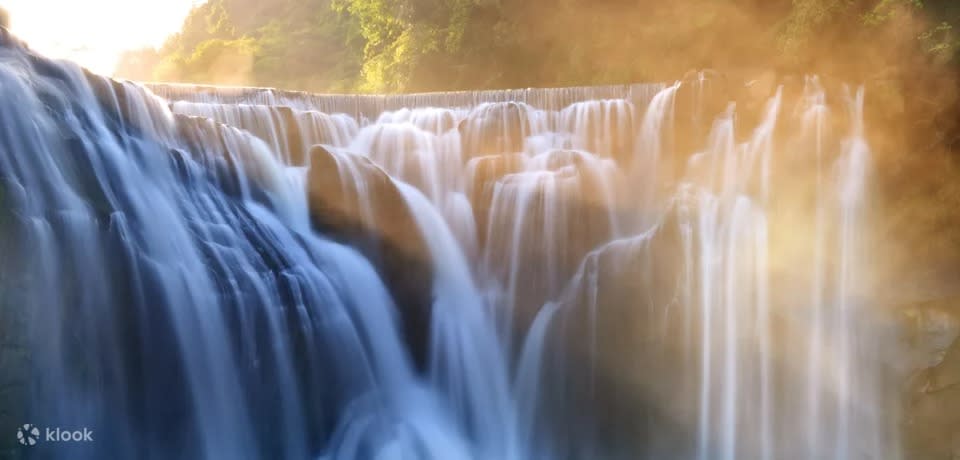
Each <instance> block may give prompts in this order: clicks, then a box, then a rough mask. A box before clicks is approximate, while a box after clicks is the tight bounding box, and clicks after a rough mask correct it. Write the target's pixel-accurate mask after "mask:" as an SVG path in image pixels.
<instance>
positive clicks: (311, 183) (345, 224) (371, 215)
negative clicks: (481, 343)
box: [307, 145, 434, 367]
mask: <svg viewBox="0 0 960 460" xmlns="http://www.w3.org/2000/svg"><path fill="white" fill-rule="evenodd" d="M310 160H311V161H310V171H309V173H308V176H307V198H308V200H309V206H310V219H311V222H312V223H313V226H314V228H315V229H316V230H317V231H318V232H320V233H322V234H325V235H329V236H330V237H332V238H333V239H335V240H337V241H341V242H343V243H345V244H348V245H350V246H351V247H354V248H357V250H359V251H360V252H361V253H362V254H363V255H364V256H366V257H367V258H368V259H369V260H370V261H371V262H372V263H373V264H374V266H375V267H377V271H378V272H379V273H380V276H381V277H382V278H383V280H384V283H386V285H387V287H388V288H389V289H390V292H391V293H392V294H393V299H394V301H395V302H396V303H397V306H398V307H399V308H400V310H401V312H402V314H401V318H402V321H403V324H404V334H405V336H406V338H407V342H408V343H410V344H411V348H412V350H413V354H414V356H415V358H416V359H417V361H418V362H419V363H420V365H421V367H423V366H424V365H425V360H426V355H427V347H428V341H429V338H430V309H431V305H432V303H433V292H432V286H433V270H434V267H433V266H432V265H431V261H430V260H431V259H430V255H429V252H428V250H427V246H426V243H425V242H424V240H423V236H422V234H421V233H420V230H419V228H418V227H417V223H416V221H415V220H414V217H413V215H412V213H411V211H410V208H409V207H408V205H407V203H406V201H405V199H404V198H403V196H402V195H401V194H400V191H399V190H398V189H397V187H396V185H395V184H394V183H393V179H391V178H390V176H388V175H387V174H386V173H384V172H383V170H382V169H380V168H379V167H377V166H376V165H374V164H373V163H372V162H371V161H370V160H368V159H366V158H364V157H361V156H359V155H353V154H338V153H334V152H331V151H330V150H328V149H327V148H326V147H323V146H319V145H318V146H314V147H313V148H312V149H311V150H310Z"/></svg>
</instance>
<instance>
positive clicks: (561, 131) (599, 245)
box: [0, 40, 900, 460]
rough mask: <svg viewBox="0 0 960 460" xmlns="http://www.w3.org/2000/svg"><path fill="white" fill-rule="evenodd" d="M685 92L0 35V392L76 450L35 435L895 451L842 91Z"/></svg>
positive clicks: (668, 451)
mask: <svg viewBox="0 0 960 460" xmlns="http://www.w3.org/2000/svg"><path fill="white" fill-rule="evenodd" d="M707 80H708V76H707V75H705V74H700V75H698V76H697V77H696V78H694V79H693V80H683V81H678V82H675V83H670V84H650V85H624V86H610V87H595V88H589V87H587V88H556V89H525V90H513V91H480V92H456V93H429V94H412V95H395V96H386V95H385V96H376V95H365V96H359V95H315V94H305V93H296V92H283V91H276V90H270V89H262V88H216V87H200V86H190V85H150V86H143V85H139V84H135V83H131V82H117V81H112V80H109V79H106V78H103V77H99V76H96V75H93V74H90V73H89V72H86V71H84V70H82V69H80V68H79V67H77V66H75V65H73V64H71V63H67V62H55V61H50V60H47V59H45V58H43V57H40V56H38V55H36V54H35V53H33V52H32V51H30V50H28V49H26V48H25V47H23V46H22V45H19V44H18V43H16V42H15V41H12V40H11V41H8V42H6V43H3V44H2V46H0V249H2V250H3V251H4V260H3V263H0V307H2V308H3V312H4V313H3V314H2V316H0V322H3V323H10V324H20V323H17V321H20V322H22V324H23V331H24V333H23V338H21V339H16V340H19V341H20V342H21V343H19V345H18V346H21V347H22V348H23V349H25V350H28V364H27V365H23V366H20V367H14V368H11V366H10V365H8V364H3V363H2V362H0V372H4V373H16V374H17V375H18V376H19V378H20V381H22V382H23V384H22V385H20V386H16V387H14V388H13V390H11V391H15V392H16V394H17V395H18V397H22V398H23V400H24V401H27V403H26V408H25V409H24V410H23V413H22V416H23V417H26V418H27V419H29V421H30V423H33V424H34V425H38V426H64V427H72V428H73V429H76V428H79V427H85V428H89V429H91V430H93V432H94V433H96V434H95V441H94V442H91V443H86V444H77V445H67V444H56V443H43V442H41V443H39V444H37V445H36V446H31V447H29V448H31V449H36V450H38V452H40V455H41V456H42V457H51V458H60V457H64V458H80V459H83V458H89V459H99V458H132V457H137V456H143V455H144V453H147V452H149V456H150V457H156V458H202V459H220V458H230V459H244V458H288V459H300V458H314V459H329V460H335V459H347V460H349V459H406V458H429V459H444V460H446V459H504V460H507V459H518V460H519V459H544V460H546V459H596V458H603V459H621V458H622V459H628V458H629V459H636V458H648V459H663V458H684V459H724V460H733V459H743V458H756V459H810V458H824V459H826V458H833V459H847V458H888V459H897V458H899V457H900V454H899V452H900V446H899V436H898V434H897V433H898V432H897V430H898V423H899V421H898V417H897V395H896V384H895V382H893V381H892V380H891V378H890V373H889V372H888V368H889V367H890V363H888V362H887V361H886V360H887V359H888V358H889V356H886V355H885V354H884V352H883V350H888V349H889V348H890V344H891V343H894V341H895V339H894V338H893V337H892V336H891V335H890V331H888V330H886V329H885V328H884V327H883V324H884V323H883V321H882V318H881V315H880V314H879V313H878V312H876V311H875V309H874V308H872V306H873V304H874V303H875V301H876V299H875V296H873V295H872V293H870V292H868V291H867V290H866V286H867V283H866V281H867V280H868V279H869V276H870V272H869V257H868V256H869V248H868V247H866V244H865V243H864V241H865V240H866V239H867V238H866V236H865V235H866V234H867V233H868V232H869V230H870V228H871V226H870V219H871V218H872V215H871V214H872V213H871V203H870V198H871V193H870V187H871V185H870V183H871V180H870V178H871V170H870V168H871V148H870V145H869V143H868V140H867V128H868V127H867V126H865V123H864V99H865V94H864V91H863V89H862V88H852V87H848V88H845V89H843V90H842V91H828V90H827V89H825V87H824V85H823V83H822V81H821V80H820V79H819V78H817V77H808V78H807V80H806V81H805V83H804V85H803V86H802V87H800V88H797V87H786V86H782V87H779V88H776V89H774V90H773V91H772V93H771V94H768V95H767V97H768V98H769V99H768V100H767V101H766V103H765V104H757V106H759V107H761V109H760V110H758V111H757V113H747V111H744V110H742V109H739V108H738V104H737V103H736V101H733V100H732V99H733V96H731V95H730V94H726V93H723V92H721V91H719V90H718V89H717V86H716V85H711V84H709V82H708V81H707ZM711 98H712V99H713V100H712V101H711ZM690 107H693V108H694V109H693V110H689V109H690ZM717 107H719V109H716V108H717ZM749 120H756V122H755V124H754V125H752V126H751V125H748V123H750V121H749ZM711 121H712V124H711ZM9 340H14V339H13V338H11V339H9ZM2 343H3V341H2V340H0V344H2ZM4 366H6V367H4ZM0 409H2V408H0ZM16 423H22V421H20V420H17V421H16ZM26 448H27V447H25V449H26Z"/></svg>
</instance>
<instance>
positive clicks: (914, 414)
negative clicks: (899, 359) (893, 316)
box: [903, 298, 960, 460]
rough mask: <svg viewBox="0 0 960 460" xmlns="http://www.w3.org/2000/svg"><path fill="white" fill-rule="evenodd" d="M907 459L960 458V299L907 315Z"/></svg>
mask: <svg viewBox="0 0 960 460" xmlns="http://www.w3.org/2000/svg"><path fill="white" fill-rule="evenodd" d="M903 317H904V319H905V325H906V334H905V335H906V341H907V343H906V345H907V347H908V349H909V350H910V354H909V355H908V357H907V359H905V360H904V367H905V368H904V369H903V371H904V372H905V373H906V375H907V376H908V377H907V381H906V384H905V386H904V389H905V395H904V405H903V407H904V413H903V434H904V452H905V456H904V457H905V458H908V459H923V460H927V459H929V460H953V459H957V458H960V340H957V337H958V335H960V299H958V298H954V299H948V300H941V301H936V302H927V303H923V304H919V305H915V306H912V307H909V308H907V309H905V310H904V312H903Z"/></svg>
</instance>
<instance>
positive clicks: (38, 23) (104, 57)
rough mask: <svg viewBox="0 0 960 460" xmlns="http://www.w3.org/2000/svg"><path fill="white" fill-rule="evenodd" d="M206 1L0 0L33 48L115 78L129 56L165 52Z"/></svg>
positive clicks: (13, 25)
mask: <svg viewBox="0 0 960 460" xmlns="http://www.w3.org/2000/svg"><path fill="white" fill-rule="evenodd" d="M205 1H206V0H0V6H2V7H3V8H4V9H6V10H7V11H8V12H9V13H10V23H11V24H10V26H11V27H10V28H11V29H12V31H13V33H14V34H16V35H17V36H18V37H20V38H21V39H23V40H24V41H26V42H27V43H28V44H29V45H30V47H31V48H33V49H35V50H37V51H40V52H41V53H44V54H46V55H47V56H50V57H56V58H65V59H70V60H72V61H75V62H77V63H79V64H80V65H83V66H85V67H87V68H89V69H90V70H92V71H94V72H97V73H101V74H106V75H110V74H112V73H113V71H114V68H115V67H116V63H117V60H118V59H119V57H120V53H122V52H123V51H124V50H129V49H138V48H143V47H145V46H155V47H156V46H160V45H161V44H163V41H164V40H165V39H166V38H167V36H169V35H170V34H172V33H174V32H176V31H177V30H179V29H180V25H181V24H183V19H184V18H185V17H186V15H187V13H188V12H189V11H190V8H191V7H192V6H193V5H194V4H200V3H204V2H205Z"/></svg>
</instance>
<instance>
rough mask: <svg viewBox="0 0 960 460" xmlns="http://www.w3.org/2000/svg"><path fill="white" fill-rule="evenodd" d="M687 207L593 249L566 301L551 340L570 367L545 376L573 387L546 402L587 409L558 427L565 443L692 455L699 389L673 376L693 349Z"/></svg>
mask: <svg viewBox="0 0 960 460" xmlns="http://www.w3.org/2000/svg"><path fill="white" fill-rule="evenodd" d="M686 212H687V210H686V209H685V207H684V206H682V205H675V206H674V208H673V210H672V211H671V212H670V213H669V214H668V215H667V217H666V219H665V220H664V221H662V222H661V223H660V225H659V226H658V227H656V228H655V229H654V230H652V231H651V232H649V233H647V234H645V235H642V236H637V237H633V238H629V239H624V240H619V241H614V242H612V243H609V244H607V245H605V246H603V247H601V248H599V249H597V250H596V251H594V252H592V253H590V254H589V255H588V256H587V257H586V258H585V259H584V261H583V263H582V264H581V266H580V269H579V272H578V273H577V275H576V276H575V277H574V278H573V280H572V282H571V284H570V285H569V286H568V289H567V291H566V292H565V293H564V296H563V298H562V300H561V301H560V304H561V310H560V311H559V312H558V314H557V317H556V318H555V319H554V322H553V323H552V336H551V339H550V346H552V347H556V348H558V349H561V350H563V351H562V352H560V353H561V355H563V356H565V360H566V363H561V362H555V361H554V362H553V363H552V364H551V366H552V368H551V369H550V370H549V371H548V373H547V375H548V377H546V378H547V379H558V381H559V379H563V381H565V382H566V383H565V384H564V385H563V386H562V387H557V389H558V391H556V392H552V394H553V397H554V398H556V400H552V401H551V402H550V403H548V404H546V405H547V406H548V407H549V406H550V404H555V405H556V406H557V407H562V408H565V409H566V410H570V409H571V408H572V409H573V410H574V411H576V412H573V413H580V414H584V417H583V418H582V424H581V425H572V424H567V423H565V422H564V421H562V420H561V421H559V422H558V423H554V424H552V425H553V427H554V429H556V430H557V433H559V434H555V436H556V438H557V439H561V440H562V439H579V440H584V439H590V440H592V442H593V443H594V448H596V449H599V450H596V451H594V452H592V453H591V454H592V456H593V458H610V459H617V458H621V457H617V456H616V455H623V452H630V455H631V457H630V458H668V457H669V458H690V457H692V452H690V449H691V446H690V445H689V439H690V433H689V432H687V431H686V430H689V429H690V426H687V425H684V423H683V422H684V421H685V419H686V418H689V415H690V414H689V413H687V412H685V411H688V410H689V405H691V404H693V403H692V402H691V401H692V400H693V399H694V398H691V397H690V395H691V394H694V393H695V392H694V391H693V389H692V388H691V387H690V386H691V383H690V382H684V381H683V380H682V379H679V378H671V377H670V376H671V375H674V376H676V375H679V374H680V373H681V372H682V371H684V370H685V369H682V366H683V365H684V363H683V362H682V360H679V359H676V358H677V357H679V356H682V348H683V347H685V346H686V345H687V344H684V343H683V342H682V337H684V333H683V325H684V324H685V323H684V321H683V315H682V311H683V309H682V307H683V305H682V304H681V301H682V300H683V292H682V281H683V277H684V257H683V249H682V238H683V236H682V232H683V231H684V230H683V225H684V222H686V221H687V220H688V217H686V216H685V213H686ZM567 366H569V367H567ZM654 376H656V377H654ZM547 412H548V413H549V410H548V411H547ZM644 421H651V423H644ZM574 433H576V437H574V436H573V435H574ZM578 442H581V441H578ZM567 447H570V448H575V447H578V446H573V445H570V446H567ZM668 453H669V455H667V454H668ZM687 454H690V455H687Z"/></svg>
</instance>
